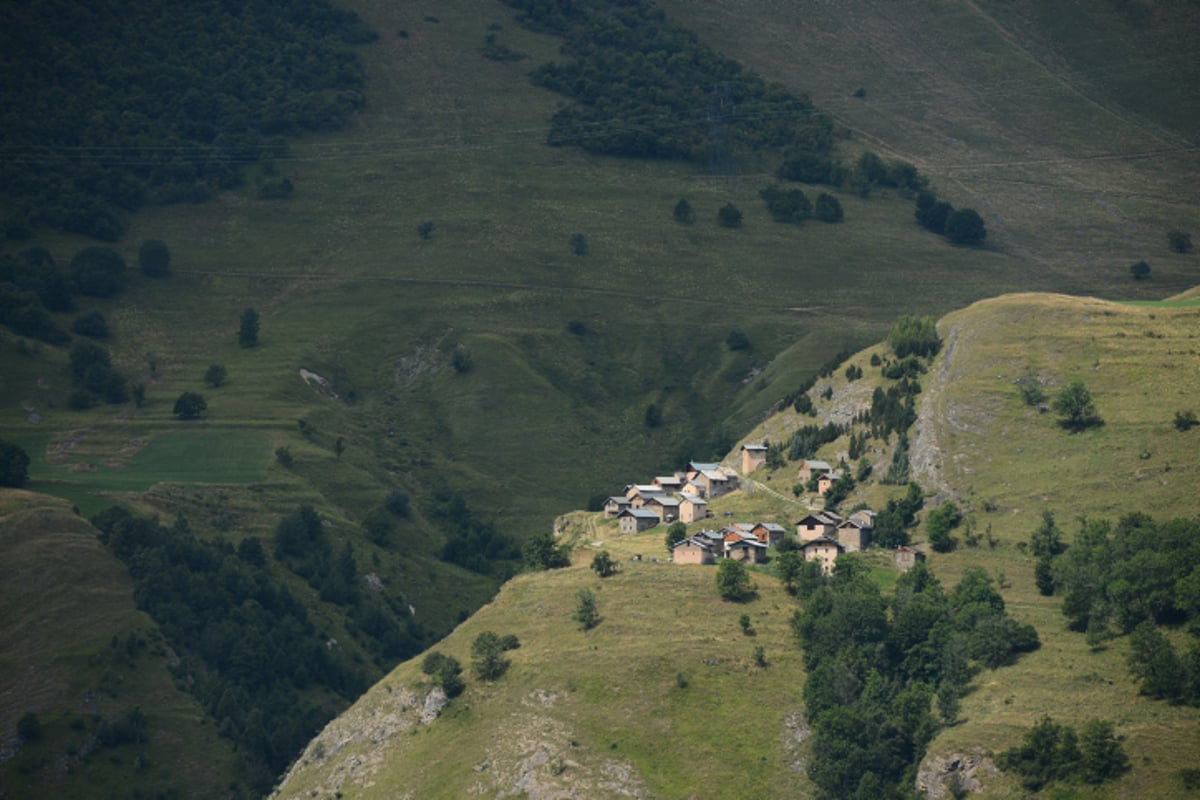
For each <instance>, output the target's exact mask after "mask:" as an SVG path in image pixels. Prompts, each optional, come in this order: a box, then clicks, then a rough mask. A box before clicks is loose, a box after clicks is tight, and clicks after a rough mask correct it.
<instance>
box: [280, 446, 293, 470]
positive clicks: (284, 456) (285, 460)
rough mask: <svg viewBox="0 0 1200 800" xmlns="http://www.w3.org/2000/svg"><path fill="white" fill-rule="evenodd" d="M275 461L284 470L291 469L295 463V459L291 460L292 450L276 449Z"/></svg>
mask: <svg viewBox="0 0 1200 800" xmlns="http://www.w3.org/2000/svg"><path fill="white" fill-rule="evenodd" d="M275 460H276V461H277V462H278V463H279V466H281V467H283V468H284V469H291V468H292V465H293V464H295V463H296V462H295V459H294V458H292V449H291V448H290V447H276V448H275Z"/></svg>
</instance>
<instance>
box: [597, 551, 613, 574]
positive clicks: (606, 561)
mask: <svg viewBox="0 0 1200 800" xmlns="http://www.w3.org/2000/svg"><path fill="white" fill-rule="evenodd" d="M592 571H593V572H595V573H596V574H597V575H599V576H600V577H601V578H607V577H609V576H611V575H615V574H616V572H617V562H615V561H613V560H612V556H610V555H609V554H608V551H607V550H601V551H600V552H599V553H596V555H595V556H593V557H592Z"/></svg>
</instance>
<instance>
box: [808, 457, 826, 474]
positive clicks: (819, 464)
mask: <svg viewBox="0 0 1200 800" xmlns="http://www.w3.org/2000/svg"><path fill="white" fill-rule="evenodd" d="M804 466H806V467H808V468H809V469H810V470H813V469H820V470H824V471H826V472H828V471H829V470H831V469H833V467H831V466H829V462H828V461H818V460H816V459H814V458H806V459H804Z"/></svg>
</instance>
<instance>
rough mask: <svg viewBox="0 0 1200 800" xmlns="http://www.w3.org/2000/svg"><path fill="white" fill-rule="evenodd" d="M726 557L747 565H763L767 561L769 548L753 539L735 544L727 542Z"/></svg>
mask: <svg viewBox="0 0 1200 800" xmlns="http://www.w3.org/2000/svg"><path fill="white" fill-rule="evenodd" d="M725 557H726V558H732V559H733V560H734V561H741V562H744V563H746V564H761V563H762V562H763V561H765V560H766V557H767V546H766V545H765V544H763V543H762V542H760V541H758V540H757V539H755V538H753V537H750V538H748V539H738V540H737V541H735V542H730V541H728V540H726V542H725Z"/></svg>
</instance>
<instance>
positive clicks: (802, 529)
mask: <svg viewBox="0 0 1200 800" xmlns="http://www.w3.org/2000/svg"><path fill="white" fill-rule="evenodd" d="M841 521H842V518H841V517H839V516H838V515H837V514H835V513H834V512H832V511H818V512H817V513H815V514H808V515H807V516H805V517H804V518H803V519H801V520H800V521H799V522H797V523H796V535H797V536H798V537H800V541H802V542H811V541H812V540H813V539H819V538H820V537H822V536H837V526H838V523H840V522H841Z"/></svg>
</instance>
